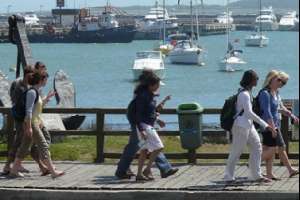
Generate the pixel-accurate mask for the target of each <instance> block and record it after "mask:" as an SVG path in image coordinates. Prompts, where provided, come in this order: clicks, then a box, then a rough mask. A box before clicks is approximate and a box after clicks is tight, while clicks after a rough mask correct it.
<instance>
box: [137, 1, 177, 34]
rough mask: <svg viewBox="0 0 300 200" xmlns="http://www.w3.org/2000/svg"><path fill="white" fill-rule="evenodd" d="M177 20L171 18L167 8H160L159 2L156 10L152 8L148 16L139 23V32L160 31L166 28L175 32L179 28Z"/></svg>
mask: <svg viewBox="0 0 300 200" xmlns="http://www.w3.org/2000/svg"><path fill="white" fill-rule="evenodd" d="M177 20H178V19H177V18H176V17H174V16H170V15H169V13H168V11H167V9H166V8H165V7H159V6H158V1H156V5H155V7H154V8H151V9H150V11H149V12H148V14H146V15H145V17H144V18H143V19H142V20H141V21H140V22H139V25H140V27H139V31H146V32H147V31H160V30H163V28H164V26H165V29H166V30H175V29H177V28H178V22H177Z"/></svg>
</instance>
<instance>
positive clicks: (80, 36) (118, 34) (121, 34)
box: [28, 26, 136, 43]
mask: <svg viewBox="0 0 300 200" xmlns="http://www.w3.org/2000/svg"><path fill="white" fill-rule="evenodd" d="M135 33H136V30H135V29H134V27H133V26H128V27H120V28H111V29H103V30H97V31H77V30H72V31H70V32H69V33H65V34H61V35H56V34H55V35H54V34H51V33H43V34H29V35H28V40H29V42H30V43H130V42H132V40H133V39H134V36H135Z"/></svg>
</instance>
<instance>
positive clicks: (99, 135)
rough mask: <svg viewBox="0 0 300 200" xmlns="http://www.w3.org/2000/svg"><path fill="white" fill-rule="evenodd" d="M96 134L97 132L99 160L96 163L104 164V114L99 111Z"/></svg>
mask: <svg viewBox="0 0 300 200" xmlns="http://www.w3.org/2000/svg"><path fill="white" fill-rule="evenodd" d="M96 130H97V131H96V132H97V147H96V149H97V158H96V163H104V141H105V136H104V113H103V112H102V111H98V112H97V115H96Z"/></svg>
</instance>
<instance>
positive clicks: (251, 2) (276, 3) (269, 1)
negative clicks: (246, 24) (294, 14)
mask: <svg viewBox="0 0 300 200" xmlns="http://www.w3.org/2000/svg"><path fill="white" fill-rule="evenodd" d="M298 1H299V0H262V6H273V8H275V9H280V10H284V9H296V10H299V8H298V5H299V3H298ZM258 3H259V0H240V1H236V2H233V3H230V7H231V8H247V9H255V8H257V7H258Z"/></svg>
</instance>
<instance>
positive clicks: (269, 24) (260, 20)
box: [255, 6, 278, 31]
mask: <svg viewBox="0 0 300 200" xmlns="http://www.w3.org/2000/svg"><path fill="white" fill-rule="evenodd" d="M260 13H261V14H260V15H259V16H258V17H257V18H256V21H255V23H256V26H257V27H261V31H274V30H277V29H278V21H277V17H276V15H275V13H274V11H273V8H272V7H271V6H270V7H268V8H263V9H262V10H261V11H260Z"/></svg>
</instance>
